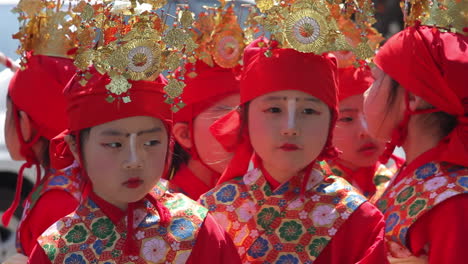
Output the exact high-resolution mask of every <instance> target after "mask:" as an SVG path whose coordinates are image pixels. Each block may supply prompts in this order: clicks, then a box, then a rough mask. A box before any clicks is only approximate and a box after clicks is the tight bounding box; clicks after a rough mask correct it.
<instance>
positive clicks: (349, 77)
mask: <svg viewBox="0 0 468 264" xmlns="http://www.w3.org/2000/svg"><path fill="white" fill-rule="evenodd" d="M338 78H339V85H338V86H339V88H338V90H339V93H338V101H340V102H341V101H342V100H344V99H346V98H348V97H351V96H354V95H358V94H363V93H364V92H365V91H366V90H367V89H368V88H369V87H370V86H371V85H372V82H373V81H374V78H373V77H372V73H371V70H370V68H369V66H367V65H365V66H361V67H359V68H356V67H354V66H349V67H346V68H338Z"/></svg>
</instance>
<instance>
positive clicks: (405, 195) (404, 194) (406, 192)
mask: <svg viewBox="0 0 468 264" xmlns="http://www.w3.org/2000/svg"><path fill="white" fill-rule="evenodd" d="M413 194H414V187H412V186H409V187H406V188H405V189H403V190H402V191H401V192H400V193H399V194H398V195H397V198H396V200H397V201H398V203H403V202H406V201H407V200H408V199H409V198H410V197H411V196H413Z"/></svg>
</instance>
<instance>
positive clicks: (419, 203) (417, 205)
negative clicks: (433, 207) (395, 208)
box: [408, 199, 427, 217]
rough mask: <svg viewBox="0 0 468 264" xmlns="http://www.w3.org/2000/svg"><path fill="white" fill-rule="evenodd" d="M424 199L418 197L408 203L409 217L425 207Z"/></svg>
mask: <svg viewBox="0 0 468 264" xmlns="http://www.w3.org/2000/svg"><path fill="white" fill-rule="evenodd" d="M426 204H427V203H426V200H421V199H418V200H416V201H414V202H413V203H412V204H411V205H410V208H409V213H408V214H409V215H410V216H411V217H413V216H415V215H417V214H418V213H419V212H420V211H421V210H422V209H424V208H425V207H426Z"/></svg>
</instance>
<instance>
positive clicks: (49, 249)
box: [42, 244, 57, 259]
mask: <svg viewBox="0 0 468 264" xmlns="http://www.w3.org/2000/svg"><path fill="white" fill-rule="evenodd" d="M42 248H43V249H44V251H45V253H46V254H47V257H48V258H49V259H54V258H55V253H56V252H57V249H56V248H55V247H54V245H51V244H46V245H44V246H42Z"/></svg>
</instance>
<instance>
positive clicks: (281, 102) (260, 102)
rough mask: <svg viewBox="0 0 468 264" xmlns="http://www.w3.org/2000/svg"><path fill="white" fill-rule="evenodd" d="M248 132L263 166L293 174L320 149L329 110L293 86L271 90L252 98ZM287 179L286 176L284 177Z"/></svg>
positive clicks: (328, 124) (328, 120)
mask: <svg viewBox="0 0 468 264" xmlns="http://www.w3.org/2000/svg"><path fill="white" fill-rule="evenodd" d="M248 126H249V135H250V140H251V142H252V146H253V148H254V150H255V152H256V153H257V154H258V155H259V156H260V157H261V158H262V160H263V165H264V167H265V168H266V169H267V170H268V171H270V172H271V170H276V171H278V172H279V171H281V172H284V173H287V174H289V175H291V174H295V173H297V172H299V171H300V170H302V169H304V168H305V167H306V166H307V165H309V164H310V163H311V162H312V161H313V160H314V159H316V158H317V156H318V155H319V154H320V153H321V152H322V149H323V147H324V146H325V143H326V141H327V137H328V130H329V127H330V110H329V108H328V106H327V105H326V104H325V103H323V102H322V101H320V100H319V99H317V98H315V97H313V96H311V95H309V94H307V93H304V92H301V91H296V90H284V91H278V92H272V93H269V94H265V95H263V96H260V97H257V98H255V99H254V100H252V101H251V103H250V105H249V110H248ZM284 180H287V179H284Z"/></svg>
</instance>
